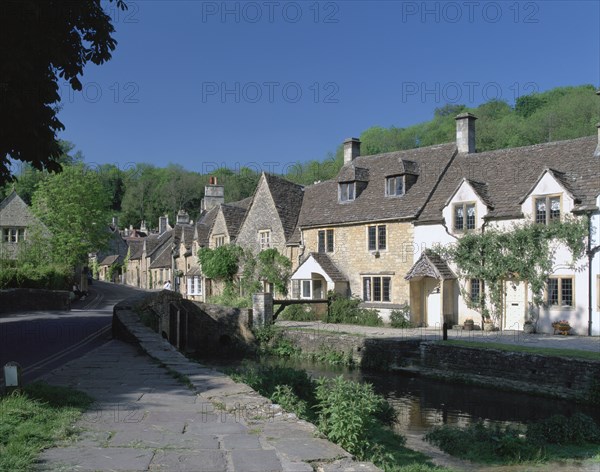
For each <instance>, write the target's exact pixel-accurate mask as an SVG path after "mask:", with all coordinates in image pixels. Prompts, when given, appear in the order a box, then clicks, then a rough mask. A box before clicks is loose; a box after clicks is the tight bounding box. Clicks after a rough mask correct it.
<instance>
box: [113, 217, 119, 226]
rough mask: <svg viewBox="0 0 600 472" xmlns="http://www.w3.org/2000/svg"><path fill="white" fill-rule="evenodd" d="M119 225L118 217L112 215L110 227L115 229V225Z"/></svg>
mask: <svg viewBox="0 0 600 472" xmlns="http://www.w3.org/2000/svg"><path fill="white" fill-rule="evenodd" d="M118 226H119V219H118V218H117V217H116V216H113V217H112V227H113V228H114V229H117V227H118Z"/></svg>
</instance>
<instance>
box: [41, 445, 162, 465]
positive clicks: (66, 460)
mask: <svg viewBox="0 0 600 472" xmlns="http://www.w3.org/2000/svg"><path fill="white" fill-rule="evenodd" d="M153 457H154V451H152V450H151V449H134V448H131V449H127V448H108V447H80V446H75V447H64V448H53V449H48V450H46V451H44V452H43V453H42V454H41V456H40V458H39V464H38V466H37V470H43V471H56V470H65V471H67V470H78V471H88V470H89V471H97V470H109V471H130V470H136V471H137V470H148V467H150V462H151V461H152V459H153Z"/></svg>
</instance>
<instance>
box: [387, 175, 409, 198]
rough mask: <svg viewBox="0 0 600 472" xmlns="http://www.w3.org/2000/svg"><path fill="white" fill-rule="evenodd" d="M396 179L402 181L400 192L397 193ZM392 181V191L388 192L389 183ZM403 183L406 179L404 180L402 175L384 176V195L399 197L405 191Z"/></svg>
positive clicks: (404, 183)
mask: <svg viewBox="0 0 600 472" xmlns="http://www.w3.org/2000/svg"><path fill="white" fill-rule="evenodd" d="M398 179H400V181H401V182H402V188H401V192H400V193H397V191H398V184H397V181H398ZM392 181H393V182H394V185H393V193H392V192H390V184H391V183H392ZM405 185H406V181H405V179H404V176H403V175H390V176H389V177H386V178H385V196H386V197H401V196H402V195H404V193H405V192H406V186H405Z"/></svg>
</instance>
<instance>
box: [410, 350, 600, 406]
mask: <svg viewBox="0 0 600 472" xmlns="http://www.w3.org/2000/svg"><path fill="white" fill-rule="evenodd" d="M420 351H421V360H420V367H421V369H423V372H424V373H426V374H427V375H430V376H435V377H439V378H447V379H453V380H460V381H466V382H473V383H477V384H479V385H486V386H491V387H494V388H502V389H513V390H518V391H521V392H529V393H534V394H542V395H548V396H552V397H558V398H565V399H577V400H581V401H587V400H589V396H590V394H591V390H592V389H593V388H594V386H595V382H597V381H598V380H599V379H600V361H592V360H585V359H573V358H565V357H555V356H545V355H538V354H531V353H526V352H510V351H501V350H497V349H479V348H471V347H462V346H460V347H459V346H449V345H444V344H442V343H434V342H423V343H421V345H420ZM599 393H600V392H599Z"/></svg>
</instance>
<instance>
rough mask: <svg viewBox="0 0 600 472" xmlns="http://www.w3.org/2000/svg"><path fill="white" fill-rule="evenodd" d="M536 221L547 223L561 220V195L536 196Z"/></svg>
mask: <svg viewBox="0 0 600 472" xmlns="http://www.w3.org/2000/svg"><path fill="white" fill-rule="evenodd" d="M533 201H534V207H535V222H536V223H540V224H543V225H547V224H549V223H551V222H552V221H559V220H560V196H544V197H535V198H534V199H533Z"/></svg>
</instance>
